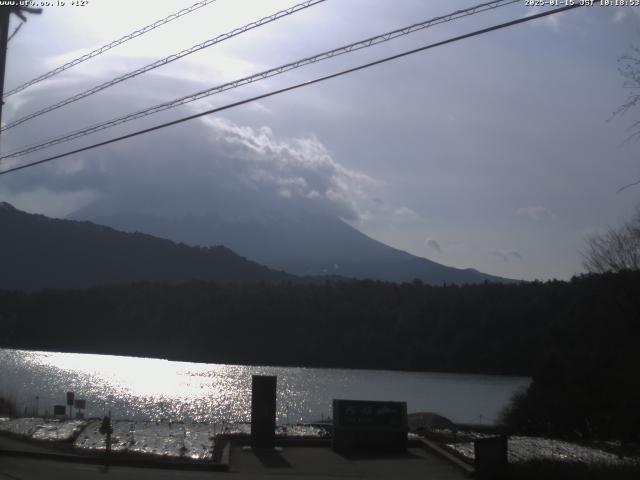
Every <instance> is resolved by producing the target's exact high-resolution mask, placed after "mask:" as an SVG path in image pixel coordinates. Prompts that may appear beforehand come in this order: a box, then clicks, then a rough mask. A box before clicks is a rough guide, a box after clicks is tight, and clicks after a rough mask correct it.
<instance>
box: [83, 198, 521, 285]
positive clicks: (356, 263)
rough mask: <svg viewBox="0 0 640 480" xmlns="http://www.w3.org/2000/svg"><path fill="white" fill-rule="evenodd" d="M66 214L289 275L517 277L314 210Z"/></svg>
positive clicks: (441, 279)
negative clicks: (215, 247) (409, 247)
mask: <svg viewBox="0 0 640 480" xmlns="http://www.w3.org/2000/svg"><path fill="white" fill-rule="evenodd" d="M71 218H79V219H87V220H92V221H95V222H96V223H100V224H105V225H109V226H111V227H113V228H116V229H118V230H122V231H127V232H136V231H139V232H145V233H148V234H151V235H155V236H158V237H161V238H168V239H170V240H173V241H179V242H184V243H186V244H188V245H192V246H195V245H212V244H221V245H226V246H227V247H229V248H231V249H232V250H233V251H234V252H237V253H238V254H240V255H242V256H244V257H247V258H250V259H251V260H254V261H256V262H258V263H260V264H263V265H267V266H268V267H270V268H274V269H277V270H283V271H286V272H288V273H291V274H293V275H310V276H318V275H339V276H342V277H348V278H355V279H371V280H379V281H392V282H411V281H413V280H415V279H418V280H421V281H423V282H425V283H427V284H431V285H441V284H443V283H453V284H465V283H482V282H485V281H488V282H499V283H512V282H517V281H518V280H513V279H508V278H503V277H499V276H495V275H491V274H487V273H483V272H480V271H478V270H475V269H473V268H466V269H461V268H455V267H450V266H446V265H442V264H439V263H437V262H434V261H432V260H429V259H426V258H422V257H418V256H415V255H412V254H410V253H408V252H405V251H403V250H399V249H396V248H393V247H390V246H388V245H386V244H384V243H382V242H380V241H378V240H375V239H373V238H370V237H368V236H367V235H365V234H364V233H362V232H360V231H359V230H357V229H356V228H354V227H352V226H351V225H349V224H348V223H346V222H344V221H342V220H341V219H339V218H337V217H335V218H334V217H331V216H329V215H322V214H318V213H308V214H299V213H298V214H295V215H291V214H289V215H287V214H278V213H273V212H267V213H262V212H254V214H253V215H252V216H249V217H244V218H225V217H223V216H222V215H219V214H217V213H215V212H212V213H209V214H203V215H199V216H193V215H185V216H181V217H174V218H165V217H162V216H160V215H158V214H145V213H136V212H125V213H117V214H112V215H107V214H105V213H104V212H99V213H98V212H95V213H92V211H91V209H90V208H89V209H85V210H81V211H79V212H76V213H75V214H73V215H72V216H71Z"/></svg>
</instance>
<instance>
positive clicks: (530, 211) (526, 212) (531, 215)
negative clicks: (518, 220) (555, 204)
mask: <svg viewBox="0 0 640 480" xmlns="http://www.w3.org/2000/svg"><path fill="white" fill-rule="evenodd" d="M516 215H518V216H520V217H525V218H528V219H530V220H535V221H542V220H553V219H555V218H556V216H555V214H553V213H552V212H551V211H550V210H548V209H546V208H545V207H541V206H536V207H520V208H518V210H516Z"/></svg>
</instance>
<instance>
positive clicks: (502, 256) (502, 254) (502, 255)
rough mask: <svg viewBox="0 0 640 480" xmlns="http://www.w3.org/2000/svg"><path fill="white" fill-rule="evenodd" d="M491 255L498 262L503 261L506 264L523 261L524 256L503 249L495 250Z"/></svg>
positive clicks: (515, 251) (514, 251)
mask: <svg viewBox="0 0 640 480" xmlns="http://www.w3.org/2000/svg"><path fill="white" fill-rule="evenodd" d="M489 253H490V254H491V256H493V257H495V258H497V259H498V260H501V261H503V262H505V263H508V262H510V261H511V260H514V259H515V260H522V255H521V254H520V252H518V251H517V250H508V251H505V250H501V249H495V250H492V251H491V252H489Z"/></svg>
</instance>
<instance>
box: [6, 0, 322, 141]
mask: <svg viewBox="0 0 640 480" xmlns="http://www.w3.org/2000/svg"><path fill="white" fill-rule="evenodd" d="M324 1H325V0H306V1H305V2H303V3H299V4H297V5H294V6H293V7H290V8H287V9H286V10H281V11H279V12H276V13H274V14H273V15H269V16H267V17H264V18H261V19H260V20H256V21H255V22H251V23H249V24H247V25H244V26H242V27H239V28H235V29H233V30H231V31H230V32H227V33H223V34H221V35H218V36H216V37H214V38H210V39H209V40H205V41H204V42H201V43H198V44H196V45H193V46H192V47H189V48H187V49H185V50H182V51H180V52H178V53H174V54H172V55H169V56H168V57H164V58H161V59H160V60H156V61H155V62H152V63H150V64H148V65H145V66H144V67H140V68H138V69H136V70H133V71H131V72H129V73H125V74H124V75H120V76H119V77H116V78H113V79H111V80H109V81H108V82H104V83H101V84H100V85H96V86H95V87H93V88H90V89H89V90H85V91H84V92H80V93H78V94H76V95H73V96H72V97H69V98H67V99H65V100H61V101H59V102H57V103H54V104H53V105H49V106H48V107H45V108H43V109H41V110H38V111H37V112H33V113H30V114H29V115H25V116H24V117H22V118H19V119H17V120H14V121H13V122H10V123H7V124H6V125H5V126H4V127H2V128H0V132H1V131H5V130H9V129H10V128H13V127H15V126H17V125H20V124H21V123H24V122H27V121H29V120H32V119H34V118H36V117H39V116H40V115H44V114H45V113H49V112H52V111H54V110H57V109H58V108H61V107H64V106H65V105H69V104H70V103H74V102H77V101H78V100H82V99H83V98H86V97H88V96H90V95H94V94H96V93H98V92H100V91H102V90H104V89H106V88H109V87H112V86H113V85H116V84H118V83H121V82H124V81H126V80H129V79H131V78H133V77H137V76H138V75H142V74H143V73H146V72H149V71H151V70H155V69H156V68H159V67H162V66H164V65H167V64H169V63H171V62H175V61H176V60H179V59H181V58H184V57H186V56H187V55H191V54H192V53H195V52H198V51H200V50H203V49H205V48H209V47H211V46H213V45H216V44H218V43H220V42H223V41H225V40H228V39H230V38H233V37H235V36H237V35H240V34H242V33H245V32H247V31H249V30H252V29H254V28H258V27H261V26H262V25H265V24H267V23H271V22H274V21H276V20H279V19H281V18H283V17H286V16H288V15H292V14H294V13H296V12H299V11H300V10H304V9H306V8H309V7H311V6H313V5H316V4H318V3H322V2H324Z"/></svg>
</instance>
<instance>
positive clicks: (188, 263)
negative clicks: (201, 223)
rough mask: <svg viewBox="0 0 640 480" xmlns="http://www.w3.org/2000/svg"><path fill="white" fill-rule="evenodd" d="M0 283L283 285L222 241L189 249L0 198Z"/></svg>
mask: <svg viewBox="0 0 640 480" xmlns="http://www.w3.org/2000/svg"><path fill="white" fill-rule="evenodd" d="M0 226H2V231H3V234H2V235H0V265H2V270H1V271H0V288H2V289H18V290H36V289H43V288H84V287H90V286H97V285H107V284H127V283H132V282H136V281H158V282H168V283H180V282H185V281H190V280H210V281H216V282H222V283H258V282H263V281H264V282H272V283H279V282H287V281H294V280H297V279H296V277H294V276H293V275H290V274H287V273H284V272H277V271H274V270H271V269H269V268H267V267H265V266H263V265H259V264H257V263H255V262H252V261H250V260H248V259H246V258H244V257H241V256H239V255H237V254H236V253H234V252H233V251H231V250H230V249H229V248H227V247H224V246H213V247H206V248H205V247H191V246H187V245H186V244H184V243H176V242H172V241H170V240H166V239H162V238H157V237H154V236H152V235H148V234H144V233H127V232H120V231H117V230H115V229H113V228H111V227H108V226H104V225H97V224H95V223H92V222H88V221H75V220H66V219H65V220H61V219H54V218H50V217H46V216H44V215H39V214H30V213H26V212H23V211H21V210H18V209H17V208H15V207H14V206H12V205H11V204H9V203H7V202H0Z"/></svg>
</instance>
